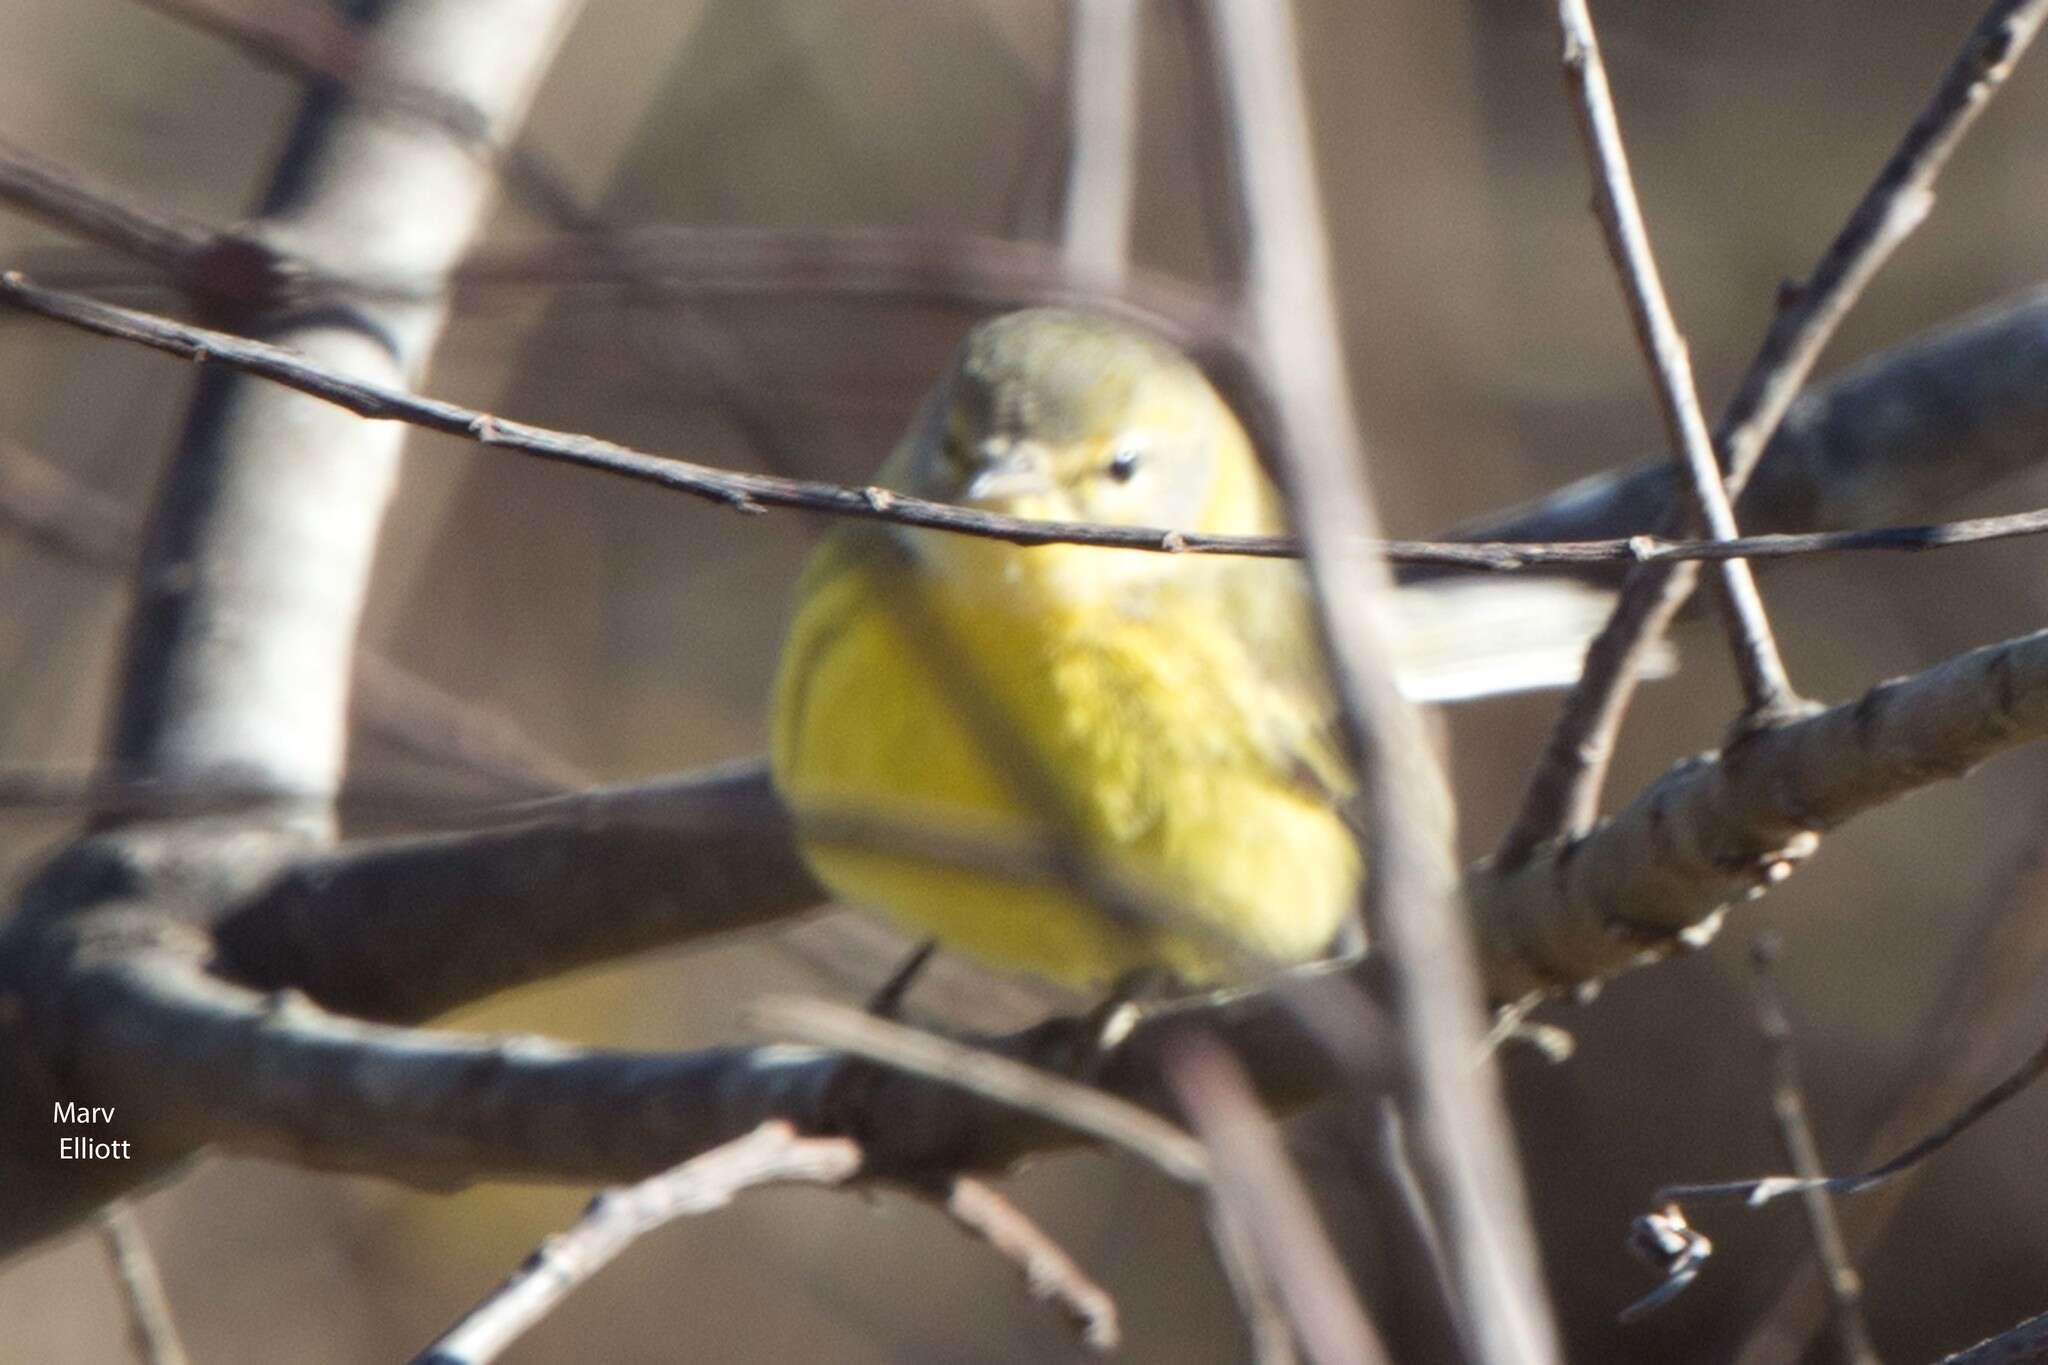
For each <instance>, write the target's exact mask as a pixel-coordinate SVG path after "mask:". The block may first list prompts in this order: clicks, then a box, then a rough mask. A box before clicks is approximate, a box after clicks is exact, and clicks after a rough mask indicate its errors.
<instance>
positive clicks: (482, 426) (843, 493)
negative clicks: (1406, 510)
mask: <svg viewBox="0 0 2048 1365" xmlns="http://www.w3.org/2000/svg"><path fill="white" fill-rule="evenodd" d="M0 303H12V304H15V305H17V306H20V307H23V308H24V309H26V310H28V311H32V312H36V313H39V314H41V315H44V316H48V317H51V318H53V319H54V320H56V321H59V322H64V323H67V324H70V325H72V326H77V327H80V328H83V329H85V330H87V331H92V332H97V333H100V334H102V335H106V336H112V337H115V338H118V339H122V340H129V341H135V342H138V343H140V344H142V345H146V346H149V347H151V348H152V349H156V350H161V351H165V352H168V353H170V354H174V355H178V356H180V357H183V358H186V359H190V360H195V361H199V362H202V363H219V364H223V365H227V366H230V367H233V368H236V369H240V370H245V371H247V372H249V373H252V374H256V375H260V376H262V377H263V378H266V379H270V380H273V381H274V382H277V383H280V384H283V385H285V386H287V387H289V388H293V389H297V390H299V391H300V392H303V393H308V394H312V395H314V396H316V397H319V398H321V399H323V400H325V401H327V402H330V403H334V404H336V405H338V406H340V407H344V408H346V409H348V410H349V411H351V412H355V413H357V414H359V415H361V416H364V417H369V418H373V419H379V420H390V421H402V422H407V423H410V424H413V425H416V426H421V427H425V428H427V429H429V430H433V431H439V432H443V433H445V434H448V435H454V436H460V437H464V438H466V439H470V440H476V441H480V442H482V443H484V444H486V445H489V446H493V447H504V448H506V449H509V450H513V451H517V452H519V453H522V454H528V455H534V456H537V457H539V458H541V459H547V460H555V461H561V462H565V463H570V464H574V465H578V466H581V467H584V468H589V469H594V470H597V471H600V472H603V473H607V474H613V475H618V476H620V477H624V478H629V479H634V480H636V481H639V482H646V483H652V484H655V485H656V486H659V487H664V488H668V489H671V490H672V491H678V492H682V493H685V494H688V495H691V496H695V497H700V498H704V499H706V500H708V501H711V502H716V503H719V504H722V505H725V506H728V507H734V508H738V509H741V510H748V511H759V510H761V509H763V508H767V507H783V508H794V509H797V510H801V511H805V512H813V513H822V514H826V515H832V516H845V517H853V518H857V519H863V520H873V521H884V522H892V523H896V524H900V525H906V526H923V527H929V528H933V529H937V530H944V531H951V532H954V533H957V534H961V535H979V536H988V537H990V538H993V539H997V540H1006V541H1010V542H1012V543H1015V544H1020V545H1056V544H1076V545H1101V546H1108V547H1111V548H1116V549H1126V550H1143V551H1149V552H1152V553H1159V554H1219V555H1246V556H1253V557H1259V558H1294V557H1297V556H1299V555H1300V554H1301V547H1300V544H1299V543H1298V542H1297V541H1296V540H1295V539H1294V538H1293V537H1289V536H1234V535H1212V534H1207V533H1203V532H1194V531H1185V532H1184V531H1177V530H1173V529H1170V528H1166V527H1141V526H1138V527H1134V526H1110V525H1095V524H1090V523H1086V522H1059V521H1025V520H1020V519H1017V518H1014V517H1005V516H999V515H996V514H994V513H988V512H980V511H976V510H974V509H971V508H962V507H955V506H953V505H951V504H948V503H934V502H928V501H926V500H924V499H921V498H913V497H909V496H907V495H903V494H898V493H894V492H889V491H887V490H883V489H877V488H872V487H866V488H856V487H853V486H851V485H847V484H835V483H830V482H826V481H822V480H813V479H789V478H782V477H778V476H775V475H767V474H753V473H747V472H744V471H739V470H723V469H714V468H711V467H709V466H705V465H697V464H691V463H689V462H687V461H683V460H678V459H673V458H670V457H667V456H661V455H651V454H646V453H644V452H640V451H635V450H631V449H628V448H626V447H623V446H617V445H613V444H611V443H609V442H605V441H599V440H595V439H593V438H591V437H588V436H582V435H578V434H576V433H572V432H563V431H554V430H550V429H548V428H546V427H537V426H532V425H530V424H527V423H523V422H514V421H511V420H509V419H503V418H497V417H493V416H491V415H490V414H488V413H484V412H481V411H478V410H476V409H473V408H464V407H461V406H460V405H458V404H454V403H446V402H442V401H440V400H438V399H431V398H424V397H420V396H418V395H416V394H412V393H409V392H407V391H405V390H402V389H396V388H390V387H385V386H380V385H374V384H368V383H364V382H362V381H359V380H353V379H351V378H349V377H348V376H346V375H342V374H339V373H336V372H334V371H331V370H329V369H326V368H325V367H323V366H320V365H318V364H315V363H312V362H310V361H308V360H306V359H305V358H304V357H301V356H298V355H295V354H293V353H291V352H289V351H284V350H281V349H279V348H277V347H272V346H268V345H266V344H264V343H262V342H257V341H250V340H247V339H246V338H242V337H236V336H232V335H230V334H228V333H225V332H216V331H209V330H207V329H205V328H200V327H192V326H187V325H185V324H183V323H178V322H173V321H171V320H169V319H167V318H161V317H156V316H154V315H152V314H148V313H142V312H137V311H135V310H132V309H126V308H116V307H113V306H111V305H107V304H102V303H97V302H95V301H93V300H90V299H86V298H83V297H81V296H78V295H71V294H64V293H59V292H57V291H52V290H47V289H42V288H39V287H38V286H35V285H32V284H29V283H28V282H27V281H26V280H24V279H23V278H22V277H21V276H20V275H18V274H13V273H10V274H7V275H4V276H0ZM2028 306H2029V307H2031V306H2032V305H2028ZM1998 321H2001V319H1998V318H1987V319H1986V324H1987V325H1989V324H1990V323H1993V322H1998ZM2012 325H2013V327H2014V328H2015V329H2029V330H2031V329H2035V328H2038V327H2039V326H2040V323H2039V320H2038V319H2036V318H2034V317H2033V315H2032V314H2031V313H2029V314H2028V315H2026V316H2025V317H2023V318H2015V319H2012ZM2001 331H2003V329H2001ZM1941 343H1951V344H1955V345H1958V346H1961V347H1964V348H1965V349H1964V350H1963V352H1962V354H1961V355H1958V356H1956V357H1953V358H1950V357H1946V356H1944V357H1941V358H1939V359H1938V360H1936V359H1934V358H1932V357H1929V356H1927V355H1924V354H1922V353H1920V352H1919V351H1917V350H1915V349H1913V348H1902V350H1901V351H1900V352H1898V353H1895V354H1893V355H1888V356H1885V357H1880V358H1879V360H1880V362H1884V363H1881V364H1879V365H1877V366H1875V367H1873V368H1872V369H1870V370H1869V371H1867V372H1865V371H1859V372H1857V373H1856V374H1855V375H1852V376H1850V378H1852V379H1855V380H1856V381H1858V383H1857V388H1858V390H1859V392H1858V395H1857V396H1856V398H1855V402H1856V403H1857V404H1858V405H1859V411H1860V410H1861V409H1860V405H1861V404H1862V403H1863V402H1864V401H1865V400H1864V398H1863V396H1862V394H1861V390H1862V389H1864V388H1866V387H1868V388H1872V389H1877V388H1883V387H1886V386H1888V385H1891V384H1894V383H1896V382H1898V381H1899V379H1900V378H1901V376H1900V375H1898V374H1897V373H1896V372H1895V371H1894V369H1893V368H1892V366H1893V365H1897V366H1899V367H1902V368H1909V369H1910V370H1915V371H1917V370H1920V369H1922V368H1924V367H1927V366H1929V365H1930V364H1932V365H1935V366H1938V368H1939V371H1940V373H1941V374H1943V375H1948V374H1951V373H1954V372H1957V371H1959V370H1960V369H1962V368H1965V366H1964V363H1963V362H1964V361H1965V360H1967V361H1968V362H1970V364H1969V365H1968V368H1978V365H1977V362H1978V361H1980V360H1981V359H1983V356H1982V354H1981V353H1980V349H1979V347H1980V346H1982V345H1986V344H1988V343H1987V342H1985V341H1984V340H1982V339H1980V338H1979V337H1978V336H1977V335H1976V334H1975V333H1974V332H1972V333H1968V334H1963V335H1956V336H1952V337H1951V336H1948V335H1943V336H1938V337H1936V338H1934V339H1933V340H1932V341H1931V342H1929V343H1926V344H1928V345H1937V344H1941ZM1996 349H1997V350H1998V351H1999V352H2000V353H2002V352H2003V343H2000V344H1999V345H1998V347H1997V348H1996ZM1990 368H1992V369H1994V370H1998V371H1999V372H2000V373H2001V374H2005V375H2011V374H2012V371H2011V370H2010V369H2009V368H2005V369H2002V368H2000V366H1998V365H1993V366H1991V367H1990ZM1846 382H1847V381H1845V384H1846ZM2030 392H2031V391H2030ZM2019 397H2020V395H2019V394H2018V392H2017V385H2015V392H2014V393H2013V394H2012V399H2013V400H2014V401H2017V400H2018V398H2019ZM1845 401H1846V400H1845ZM1871 401H1873V402H1874V400H1871ZM1946 401H1947V399H1946V397H1945V396H1944V395H1943V394H1942V393H1939V392H1929V393H1928V395H1927V398H1926V405H1927V412H1926V417H1927V420H1928V421H1929V422H1930V423H1932V422H1933V421H1934V420H1935V418H1936V414H1935V412H1934V411H1933V410H1934V409H1935V408H1937V407H1939V406H1941V405H1942V404H1943V403H1944V402H1946ZM2007 406H2009V404H2001V405H1998V406H1996V407H1994V408H1993V415H1997V414H1998V413H2000V412H2001V411H2003V410H2004V408H2005V407H2007ZM1897 407H1898V405H1897V404H1896V403H1894V404H1892V408H1893V411H1892V412H1891V413H1890V414H1889V419H1890V420H1892V421H1896V420H1898V418H1899V413H1898V411H1897ZM1944 411H1948V412H1949V420H1950V421H1952V420H1953V410H1952V409H1946V408H1945V409H1944ZM2011 417H2012V420H2013V422H2014V424H2015V425H2016V426H2017V425H2018V424H2019V423H2020V421H2021V420H2022V414H2020V413H2017V412H2015V413H2012V414H2011ZM1853 429H1860V428H1852V430H1853ZM1947 430H1948V428H1946V427H1942V428H1939V429H1924V430H1923V429H1915V430H1912V431H1910V432H1903V433H1899V434H1898V439H1899V440H1900V441H1902V442H1904V441H1909V440H1910V441H1911V442H1913V444H1912V445H1910V446H1905V447H1903V448H1902V450H1901V451H1900V452H1899V456H1898V458H1900V459H1901V460H1902V459H1903V455H1904V451H1905V450H1915V451H1917V450H1918V449H1920V448H1921V447H1920V444H1919V443H1920V442H1923V441H1925V442H1930V443H1931V442H1936V441H1940V440H1943V439H1944V438H1945V433H1946V432H1947ZM1875 449H1876V450H1877V451H1878V452H1880V453H1882V452H1884V451H1885V449H1886V447H1885V446H1884V444H1883V442H1882V441H1881V440H1879V441H1878V442H1876V445H1875ZM1857 450H1858V453H1860V454H1863V455H1864V456H1865V457H1866V458H1870V448H1868V447H1865V446H1864V445H1863V443H1861V442H1859V443H1858V446H1857ZM1821 453H1822V454H1823V455H1824V454H1825V453H1826V450H1825V447H1823V448H1822V451H1821ZM1973 453H1975V454H1976V455H1977V456H1978V457H1979V459H1980V460H1981V461H1982V464H1981V465H1980V466H1978V467H1977V468H1976V470H1975V474H1976V477H1975V479H1973V480H1972V483H1977V482H1989V481H1990V480H1992V479H1994V478H1996V477H2000V476H2002V475H2004V474H2006V473H2009V472H2011V471H2012V470H2013V469H2014V468H2017V467H2025V466H2027V465H2031V464H2032V463H2034V462H2035V459H2036V453H2035V452H2034V451H2033V450H2031V449H2027V448H2019V449H2015V448H2014V447H2013V446H2011V445H2010V444H2008V443H2004V442H1993V441H1980V443H1979V444H1977V445H1976V446H1975V447H1974V451H1973ZM1803 463H1804V464H1805V466H1806V467H1804V468H1800V469H1797V470H1788V471H1787V473H1786V476H1785V481H1786V483H1787V484H1789V485H1791V486H1792V488H1793V489H1794V490H1796V492H1797V494H1798V496H1796V497H1791V498H1789V499H1788V502H1789V504H1790V505H1791V506H1796V507H1810V506H1812V504H1813V503H1814V501H1815V500H1816V499H1824V498H1826V497H1828V496H1829V494H1830V492H1831V489H1832V485H1831V484H1830V482H1829V475H1828V472H1827V469H1826V467H1822V468H1821V469H1818V470H1816V469H1815V468H1813V465H1815V464H1817V463H1819V461H1818V459H1816V458H1813V457H1809V458H1808V459H1807V460H1806V461H1804V462H1803ZM1886 467H1887V468H1889V467H1890V466H1889V464H1887V465H1886ZM1650 482H1654V480H1649V479H1641V478H1637V479H1631V480H1628V481H1626V487H1625V489H1624V490H1623V491H1621V492H1619V493H1617V494H1615V495H1614V497H1613V504H1619V505H1622V506H1631V507H1632V506H1635V505H1638V504H1639V503H1642V502H1647V500H1648V499H1649V498H1651V497H1653V496H1654V495H1653V494H1651V493H1649V492H1648V490H1647V489H1646V488H1644V487H1643V485H1644V484H1646V483H1650ZM1969 486H1970V485H1967V484H1957V483H1951V484H1948V485H1946V486H1942V487H1930V488H1928V489H1926V490H1925V491H1923V492H1919V493H1918V495H1917V496H1916V497H1915V498H1914V499H1913V500H1911V501H1910V502H1907V503H1906V505H1907V506H1924V505H1928V504H1931V503H1934V502H1937V501H1939V500H1942V499H1944V498H1946V497H1953V496H1956V495H1957V494H1959V493H1960V492H1963V491H1967V488H1968V487H1969ZM1840 496H1842V497H1843V498H1844V500H1853V498H1854V497H1855V495H1852V494H1846V493H1844V494H1842V495H1840ZM1556 501H1557V502H1558V503H1559V504H1562V508H1561V511H1560V512H1559V514H1558V515H1560V516H1585V515H1587V513H1588V509H1587V508H1586V506H1585V500H1584V495H1583V494H1582V493H1580V492H1579V491H1578V490H1575V489H1567V490H1565V492H1564V493H1562V494H1559V495H1558V496H1557V499H1556ZM1603 505H1607V504H1603ZM31 507H32V504H31ZM25 515H33V513H32V511H29V512H26V513H25ZM1522 515H1523V516H1524V517H1525V519H1526V520H1527V522H1528V523H1530V524H1543V523H1544V522H1546V521H1547V520H1550V519H1551V518H1550V516H1549V514H1547V513H1546V512H1545V510H1544V508H1542V507H1538V508H1534V509H1531V510H1530V511H1528V512H1526V513H1524V514H1522ZM1830 519H1831V520H1832V519H1840V516H1839V514H1838V515H1837V516H1834V517H1831V518H1830ZM2044 531H2048V509H2043V510H2039V511H2029V512H2019V513H2013V514H2011V515H2008V516H2001V517H1979V518H1974V519H1971V520H1966V521H1955V522H1942V523H1933V524H1928V525H1919V526H1891V527H1879V528H1874V529H1870V530H1859V531H1823V532H1807V533H1799V534H1784V533H1777V534H1770V535H1752V536H1742V537H1738V538H1736V539H1733V540H1727V541H1720V540H1707V541H1697V540H1672V539H1668V538H1665V537H1661V536H1649V535H1625V536H1613V537H1608V538H1605V539H1600V540H1576V541H1574V540H1472V541H1462V540H1448V541H1425V540H1381V539H1377V538H1373V537H1364V536H1361V537H1355V538H1353V539H1352V540H1350V541H1347V548H1348V547H1349V546H1350V545H1356V546H1358V547H1359V548H1360V549H1361V550H1362V551H1363V552H1365V553H1367V554H1369V555H1372V556H1375V557H1377V558H1379V559H1382V560H1384V561H1386V562H1388V563H1391V564H1402V565H1415V566H1428V567H1434V568H1443V569H1458V570H1472V571H1484V572H1512V571H1515V570H1518V569H1527V568H1583V567H1586V566H1592V565H1601V564H1622V565H1631V564H1671V563H1678V562H1686V561H1695V560H1718V559H1732V558H1747V559H1790V558H1798V557H1804V556H1809V555H1817V554H1838V553H1847V552H1852V551H1871V550H1883V551H1915V550H1929V549H1939V548H1944V547H1947V546H1952V545H1967V544H1975V543H1978V542H1982V541H1990V540H2004V539H2009V538H2012V537H2017V536H2032V535H2039V534H2042V533H2043V532H2044ZM495 761H498V762H504V761H505V755H504V753H503V752H501V753H500V754H499V755H497V757H496V760H495ZM529 775H530V774H529Z"/></svg>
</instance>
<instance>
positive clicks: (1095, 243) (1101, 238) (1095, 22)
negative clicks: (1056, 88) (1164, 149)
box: [1060, 0, 1143, 290]
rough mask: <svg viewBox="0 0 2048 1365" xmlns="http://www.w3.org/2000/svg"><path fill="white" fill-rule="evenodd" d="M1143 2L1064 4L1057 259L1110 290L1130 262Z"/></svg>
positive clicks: (1080, 0) (1074, 0) (1081, 279)
mask: <svg viewBox="0 0 2048 1365" xmlns="http://www.w3.org/2000/svg"><path fill="white" fill-rule="evenodd" d="M1142 7H1143V6H1142V0H1071V3H1069V5H1068V6H1067V25H1068V30H1069V35H1070V36H1069V39H1068V42H1069V56H1068V71H1069V73H1070V74H1069V77H1068V79H1069V81H1070V83H1071V87H1072V88H1071V98H1072V100H1073V106H1072V108H1073V112H1072V114H1071V115H1070V116H1069V118H1068V121H1067V136H1068V139H1069V143H1070V146H1071V151H1070V153H1069V156H1068V161H1067V183H1066V197H1065V202H1064V204H1063V205H1062V215H1061V222H1060V259H1061V263H1062V264H1063V265H1064V266H1065V267H1066V269H1067V273H1068V274H1069V275H1071V276H1072V277H1073V278H1074V280H1075V281H1076V282H1078V283H1082V284H1086V285H1089V286H1091V287H1096V288H1103V289H1110V290H1114V289H1116V288H1117V287H1119V286H1121V285H1122V283H1123V280H1124V275H1125V273H1126V271H1127V270H1128V269H1129V267H1130V249H1131V200H1132V198H1133V197H1134V195H1135V194H1136V192H1137V180H1138V166H1137V156H1136V151H1137V148H1136V141H1137V134H1138V72H1139V66H1138V56H1139V52H1138V48H1139V41H1138V40H1139V28H1140V25H1139V19H1140V17H1141V16H1140V13H1139V12H1140V10H1141V9H1142Z"/></svg>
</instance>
